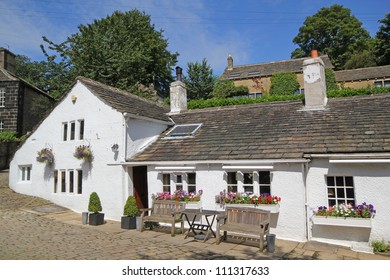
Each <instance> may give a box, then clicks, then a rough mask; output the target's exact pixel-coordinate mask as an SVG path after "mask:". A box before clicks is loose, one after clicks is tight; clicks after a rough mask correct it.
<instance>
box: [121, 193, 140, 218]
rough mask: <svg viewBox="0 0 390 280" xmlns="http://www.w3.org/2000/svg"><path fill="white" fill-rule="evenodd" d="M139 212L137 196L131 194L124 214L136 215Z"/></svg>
mask: <svg viewBox="0 0 390 280" xmlns="http://www.w3.org/2000/svg"><path fill="white" fill-rule="evenodd" d="M137 214H138V206H137V201H136V200H135V197H134V196H132V195H130V196H129V197H128V198H127V200H126V203H125V207H124V209H123V215H124V216H128V217H135V216H137Z"/></svg>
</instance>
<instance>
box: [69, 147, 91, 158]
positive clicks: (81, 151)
mask: <svg viewBox="0 0 390 280" xmlns="http://www.w3.org/2000/svg"><path fill="white" fill-rule="evenodd" d="M73 156H74V157H75V158H77V159H84V160H85V161H89V162H91V161H92V160H93V154H92V150H91V148H90V146H86V145H80V146H77V147H76V149H75V151H74V154H73Z"/></svg>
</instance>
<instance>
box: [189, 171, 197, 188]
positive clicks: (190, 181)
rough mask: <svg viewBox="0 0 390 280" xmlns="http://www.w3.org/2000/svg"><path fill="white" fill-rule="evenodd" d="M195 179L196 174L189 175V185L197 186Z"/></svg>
mask: <svg viewBox="0 0 390 280" xmlns="http://www.w3.org/2000/svg"><path fill="white" fill-rule="evenodd" d="M195 178H196V176H195V173H188V184H191V185H195V184H196V181H195Z"/></svg>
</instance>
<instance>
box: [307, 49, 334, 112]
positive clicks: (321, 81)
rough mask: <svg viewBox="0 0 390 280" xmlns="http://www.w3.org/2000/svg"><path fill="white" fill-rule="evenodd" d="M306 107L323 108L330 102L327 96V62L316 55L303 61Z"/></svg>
mask: <svg viewBox="0 0 390 280" xmlns="http://www.w3.org/2000/svg"><path fill="white" fill-rule="evenodd" d="M303 80H304V88H305V109H307V110H321V109H324V108H325V106H326V104H327V103H328V98H327V96H326V81H325V64H324V62H323V61H322V59H321V58H320V57H317V56H315V55H313V56H312V58H309V59H306V60H304V61H303Z"/></svg>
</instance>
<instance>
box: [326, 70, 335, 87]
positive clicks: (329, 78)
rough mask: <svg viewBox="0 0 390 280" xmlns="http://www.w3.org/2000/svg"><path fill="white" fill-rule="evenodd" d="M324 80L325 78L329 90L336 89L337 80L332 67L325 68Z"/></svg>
mask: <svg viewBox="0 0 390 280" xmlns="http://www.w3.org/2000/svg"><path fill="white" fill-rule="evenodd" d="M325 80H326V89H327V90H328V91H329V90H336V89H337V82H336V76H335V74H334V71H333V69H329V68H327V69H325Z"/></svg>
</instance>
